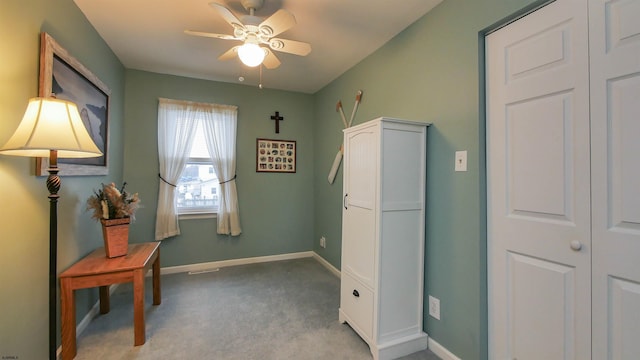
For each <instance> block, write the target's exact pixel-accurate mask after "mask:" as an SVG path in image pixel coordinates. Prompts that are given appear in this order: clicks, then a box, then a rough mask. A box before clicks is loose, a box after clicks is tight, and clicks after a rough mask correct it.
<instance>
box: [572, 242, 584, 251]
mask: <svg viewBox="0 0 640 360" xmlns="http://www.w3.org/2000/svg"><path fill="white" fill-rule="evenodd" d="M580 249H582V243H581V242H580V241H578V240H573V241H572V242H571V250H574V251H579V250H580Z"/></svg>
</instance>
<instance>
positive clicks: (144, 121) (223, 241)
mask: <svg viewBox="0 0 640 360" xmlns="http://www.w3.org/2000/svg"><path fill="white" fill-rule="evenodd" d="M125 93H126V98H127V102H126V107H125V119H126V122H125V128H124V132H125V156H124V158H125V160H124V177H125V179H126V181H127V182H128V184H129V185H128V188H129V189H130V190H131V191H137V192H139V193H140V196H141V198H142V201H143V204H144V208H143V209H141V210H140V211H139V212H138V213H137V215H136V222H135V223H134V224H133V225H132V226H131V237H132V241H136V242H142V241H153V240H154V234H155V232H154V229H155V215H156V213H155V209H156V205H157V198H158V181H159V180H158V153H157V148H158V142H157V133H158V127H157V119H158V98H159V97H164V98H171V99H180V100H189V101H198V102H208V103H217V104H229V105H237V106H238V139H237V146H236V148H237V175H238V178H237V180H236V183H237V187H238V203H239V207H240V221H241V225H242V234H241V235H240V236H238V237H230V236H221V235H217V234H216V219H213V218H209V219H198V220H181V221H180V230H181V235H179V236H176V237H173V238H169V239H166V240H163V241H162V246H161V252H162V266H175V265H187V264H196V263H203V262H210V261H218V260H227V259H237V258H247V257H254V256H265V255H277V254H286V253H294V252H300V251H309V250H311V248H312V241H313V221H314V207H313V170H314V168H313V159H314V156H313V153H314V138H313V131H312V130H313V97H312V96H311V95H307V94H300V93H293V92H286V91H278V90H270V89H266V88H265V89H259V88H258V87H256V86H246V85H237V84H227V83H219V82H213V81H204V80H196V79H190V78H184V77H177V76H170V75H161V74H154V73H149V72H143V71H136V70H127V75H126V91H125ZM275 111H279V112H280V114H281V115H282V116H284V121H282V122H281V123H280V133H279V134H276V133H275V124H274V121H273V120H271V118H270V116H271V115H273V114H274V112H275ZM256 138H267V139H284V140H295V141H296V145H297V168H296V173H295V174H292V173H256V170H255V169H256V158H255V157H256Z"/></svg>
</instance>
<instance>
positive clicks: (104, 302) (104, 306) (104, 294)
mask: <svg viewBox="0 0 640 360" xmlns="http://www.w3.org/2000/svg"><path fill="white" fill-rule="evenodd" d="M110 307H111V305H110V300H109V286H100V314H106V313H108V312H109V309H110Z"/></svg>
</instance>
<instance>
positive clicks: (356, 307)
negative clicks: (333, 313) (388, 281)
mask: <svg viewBox="0 0 640 360" xmlns="http://www.w3.org/2000/svg"><path fill="white" fill-rule="evenodd" d="M340 308H341V309H342V311H343V312H344V313H345V314H346V315H347V316H348V317H349V318H350V319H351V321H353V322H354V323H355V324H349V325H351V326H352V327H357V328H358V329H360V330H361V331H362V332H364V335H365V336H366V337H367V338H369V339H371V337H372V334H373V293H372V292H371V291H370V290H369V289H367V288H365V287H364V286H363V285H362V284H360V283H359V282H357V281H356V280H354V279H353V278H352V277H351V275H349V274H347V273H342V280H341V284H340Z"/></svg>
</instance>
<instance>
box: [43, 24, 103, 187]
mask: <svg viewBox="0 0 640 360" xmlns="http://www.w3.org/2000/svg"><path fill="white" fill-rule="evenodd" d="M52 95H53V96H55V97H56V98H59V99H64V100H69V101H72V102H74V103H75V104H76V105H77V106H78V110H79V111H80V116H81V118H82V121H83V123H84V125H85V127H86V128H87V131H88V132H89V135H90V136H91V138H92V139H93V140H94V142H95V143H96V145H98V148H99V149H100V150H101V151H102V153H103V155H102V156H101V157H96V158H87V159H58V167H59V168H60V172H59V175H61V176H87V175H107V174H108V173H109V167H108V147H109V99H110V96H111V90H110V89H109V87H107V86H106V85H105V84H104V83H103V82H102V81H100V79H98V77H97V76H95V75H94V74H93V73H92V72H91V71H89V69H87V68H86V67H85V66H84V65H82V63H80V62H79V61H78V60H77V59H76V58H74V57H73V56H71V54H69V52H68V51H67V50H65V49H64V48H63V47H62V46H60V44H58V42H57V41H55V39H53V37H51V35H49V34H48V33H46V32H42V33H41V34H40V81H39V96H40V97H49V96H52ZM48 167H49V159H47V158H37V159H36V175H37V176H46V175H48V172H47V171H46V170H47V168H48Z"/></svg>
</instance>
